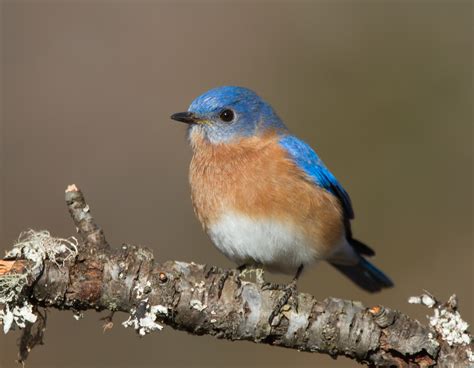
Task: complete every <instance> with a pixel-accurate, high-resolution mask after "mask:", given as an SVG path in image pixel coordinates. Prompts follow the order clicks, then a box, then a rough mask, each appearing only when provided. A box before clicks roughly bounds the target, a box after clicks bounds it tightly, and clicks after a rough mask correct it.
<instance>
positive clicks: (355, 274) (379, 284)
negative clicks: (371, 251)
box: [331, 256, 393, 293]
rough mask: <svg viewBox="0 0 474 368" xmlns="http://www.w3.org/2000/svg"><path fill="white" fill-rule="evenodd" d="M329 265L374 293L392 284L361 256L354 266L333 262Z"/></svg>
mask: <svg viewBox="0 0 474 368" xmlns="http://www.w3.org/2000/svg"><path fill="white" fill-rule="evenodd" d="M331 265H332V266H334V267H335V268H337V269H338V270H339V271H340V272H342V273H343V274H344V275H346V276H347V277H348V278H350V279H351V280H352V281H353V282H354V283H355V284H357V285H358V286H360V287H361V288H362V289H364V290H366V291H368V292H371V293H375V292H377V291H380V290H382V289H384V288H389V287H392V286H393V282H392V280H390V278H389V277H388V276H387V275H385V274H384V273H383V272H382V271H380V270H379V269H378V268H377V267H375V266H374V265H373V264H372V263H370V262H369V261H367V260H366V259H365V258H363V257H362V256H361V257H360V261H359V263H358V264H356V265H354V266H348V265H340V264H335V263H331Z"/></svg>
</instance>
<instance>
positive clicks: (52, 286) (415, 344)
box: [0, 186, 472, 367]
mask: <svg viewBox="0 0 474 368" xmlns="http://www.w3.org/2000/svg"><path fill="white" fill-rule="evenodd" d="M66 202H67V205H68V208H69V211H70V213H71V216H72V218H73V220H74V223H75V224H76V226H77V228H78V232H79V234H80V235H81V237H82V240H83V244H82V246H80V247H79V253H78V255H77V257H75V258H74V259H68V260H66V261H65V262H64V264H60V265H59V266H58V264H57V262H52V261H51V260H48V259H46V260H44V262H43V265H42V268H41V272H39V273H38V274H36V275H29V278H28V282H27V285H26V286H25V287H24V288H23V291H22V294H23V297H24V298H26V299H27V300H28V301H29V302H30V303H31V304H33V305H34V306H37V307H38V306H40V307H46V308H57V309H70V310H73V311H75V312H76V313H77V312H80V311H83V310H88V309H96V310H98V311H101V310H109V311H113V312H114V311H121V312H125V313H130V314H131V317H132V318H135V319H136V321H137V323H139V324H141V323H142V322H143V323H142V324H143V325H145V321H147V322H149V323H150V326H151V327H157V326H160V325H159V324H160V323H163V324H166V325H168V326H171V327H172V328H175V329H178V330H184V331H187V332H189V333H191V334H195V335H203V334H207V335H213V336H216V337H217V338H221V339H228V340H247V341H253V342H256V343H265V344H271V345H275V346H281V347H286V348H292V349H297V350H300V351H308V352H319V353H325V354H329V355H331V356H333V357H337V356H340V355H344V356H346V357H349V358H351V359H354V360H356V361H358V362H361V363H365V364H367V365H369V366H395V367H429V366H432V365H435V364H437V365H438V366H441V367H449V366H456V367H463V366H464V367H468V366H470V363H469V360H468V355H467V350H468V349H471V348H472V343H471V346H470V345H465V346H461V345H453V346H450V345H449V344H447V342H446V341H444V340H443V339H442V338H441V337H440V336H439V335H437V333H436V332H435V331H434V330H433V329H431V328H430V327H427V326H423V325H422V324H420V323H419V322H418V321H416V320H414V319H412V318H410V317H408V316H406V315H404V314H402V313H401V312H399V311H396V310H393V309H390V308H386V307H383V306H373V307H371V308H367V307H364V306H363V305H362V304H360V303H358V302H353V301H348V300H341V299H336V298H327V299H325V300H323V301H318V300H316V299H315V298H314V297H313V296H311V295H308V294H304V293H298V294H297V295H296V296H295V297H294V298H296V299H297V300H294V301H293V302H295V301H296V302H297V303H292V305H297V306H298V307H297V310H295V307H294V306H290V305H287V306H284V308H283V309H282V311H281V312H280V313H279V314H278V315H277V316H276V317H275V319H274V320H273V321H272V323H271V324H270V323H269V322H268V318H269V316H270V314H271V313H272V311H273V309H274V307H275V304H276V303H277V301H278V300H279V299H280V297H281V296H282V295H281V294H282V293H283V292H282V291H279V290H262V289H261V288H260V287H259V286H258V285H257V284H256V283H253V282H250V281H247V280H244V279H241V277H240V274H239V272H238V271H237V270H223V269H220V268H218V267H214V266H205V265H198V264H194V263H185V262H178V261H167V262H163V263H161V262H158V261H155V260H154V259H153V255H152V253H151V252H150V251H149V250H148V249H146V248H142V247H136V246H133V245H128V244H124V245H123V246H121V247H120V248H114V247H111V246H110V245H109V244H108V243H107V242H106V240H105V236H104V233H103V231H102V229H100V227H99V226H97V225H96V224H95V222H94V220H93V218H92V216H91V214H90V209H89V206H88V205H87V204H86V202H85V200H84V197H83V195H82V193H81V192H80V191H79V190H78V189H77V188H76V187H75V186H71V187H69V188H68V190H67V191H66ZM31 269H32V265H31V261H28V260H25V259H23V260H22V259H18V260H4V261H0V277H2V275H7V274H12V273H13V274H22V273H27V272H29V270H31ZM150 315H151V317H152V318H151V319H149V318H150ZM158 329H159V328H158ZM137 331H139V328H138V327H137ZM139 332H140V333H142V332H143V333H145V332H148V330H147V327H143V329H142V330H140V331H139Z"/></svg>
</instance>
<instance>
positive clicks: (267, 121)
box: [171, 86, 286, 144]
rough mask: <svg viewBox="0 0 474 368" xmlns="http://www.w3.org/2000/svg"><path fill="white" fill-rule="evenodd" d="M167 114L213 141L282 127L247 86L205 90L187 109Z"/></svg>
mask: <svg viewBox="0 0 474 368" xmlns="http://www.w3.org/2000/svg"><path fill="white" fill-rule="evenodd" d="M171 118H172V119H174V120H177V121H181V122H184V123H188V124H190V128H189V133H190V134H193V133H195V132H196V133H201V134H202V136H203V137H204V138H206V139H207V140H209V141H210V142H211V143H214V144H217V143H225V142H230V141H233V140H237V139H240V138H243V137H249V136H253V135H259V134H263V133H265V132H268V131H269V130H276V131H284V130H286V127H285V125H284V124H283V122H282V121H281V120H280V118H279V117H278V116H277V115H276V113H275V112H274V111H273V109H272V107H271V106H270V105H269V104H268V103H266V102H265V101H264V100H263V99H261V98H260V97H259V96H258V95H257V94H256V93H255V92H253V91H251V90H250V89H247V88H243V87H234V86H225V87H217V88H214V89H211V90H209V91H207V92H206V93H204V94H202V95H201V96H199V97H198V98H196V99H195V100H194V101H193V102H192V103H191V105H190V106H189V109H188V111H187V112H180V113H177V114H173V115H172V116H171Z"/></svg>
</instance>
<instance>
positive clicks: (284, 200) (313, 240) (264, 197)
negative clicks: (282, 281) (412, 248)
mask: <svg viewBox="0 0 474 368" xmlns="http://www.w3.org/2000/svg"><path fill="white" fill-rule="evenodd" d="M171 119H173V120H175V121H178V122H182V123H186V124H188V129H187V138H188V141H189V143H190V145H191V148H192V159H191V163H190V167H189V182H190V187H191V198H192V203H193V207H194V212H195V214H196V215H197V218H198V219H199V221H200V223H201V224H202V227H203V229H204V231H205V232H206V233H207V234H208V236H209V238H210V239H211V241H212V243H213V244H214V245H215V246H216V247H217V248H218V249H219V250H220V251H221V252H222V253H223V254H224V255H225V256H227V257H228V258H229V259H230V260H232V261H233V262H234V263H236V264H237V265H238V266H239V269H243V268H245V267H251V266H258V267H264V268H265V269H267V270H269V271H270V272H279V273H284V274H291V275H294V278H293V280H292V282H291V283H290V284H289V285H288V287H287V288H286V289H285V290H286V292H285V294H284V296H283V298H282V300H280V301H279V302H278V303H277V308H276V310H275V311H276V312H275V313H272V316H271V317H270V320H271V319H272V318H273V317H274V315H275V314H276V313H277V312H278V309H279V308H281V307H282V305H284V304H285V303H286V302H287V301H288V299H289V298H290V297H291V295H292V293H293V292H294V289H295V287H296V282H297V280H298V278H299V277H300V275H301V273H302V270H303V269H304V268H307V267H308V266H310V265H313V264H315V263H316V262H317V261H323V260H324V261H327V262H329V264H331V265H332V266H334V267H335V268H336V269H337V270H338V271H340V272H342V274H344V275H345V276H347V277H348V278H349V279H350V280H352V281H353V282H354V283H355V284H356V285H358V286H359V287H361V288H362V289H364V290H366V291H368V292H378V291H381V290H382V289H384V288H389V287H392V286H393V282H392V281H391V279H390V278H389V277H388V276H386V275H385V274H384V273H383V272H382V271H381V270H379V269H378V268H377V267H376V266H374V265H373V264H372V263H371V262H369V261H368V260H367V257H371V256H373V255H374V254H375V252H374V251H373V250H372V248H370V247H369V246H367V245H366V244H364V243H362V242H361V241H359V240H357V239H355V238H354V237H353V234H352V230H351V221H352V220H353V219H354V210H353V206H352V202H351V199H350V197H349V195H348V193H347V192H346V191H345V189H344V188H343V187H342V185H341V184H340V182H339V181H338V180H337V179H336V177H335V176H334V175H333V174H332V173H331V171H329V169H328V168H327V167H326V166H325V164H324V163H323V161H322V160H321V159H320V158H319V156H318V155H317V153H316V152H315V151H314V150H313V149H312V148H311V147H310V146H309V145H308V144H307V143H305V142H304V141H303V140H301V139H299V138H297V137H296V136H295V135H293V134H291V133H290V131H289V129H288V128H287V126H286V125H285V124H284V122H283V121H282V119H280V117H279V116H278V115H277V113H276V112H275V110H274V109H273V108H272V106H271V105H270V104H269V103H267V102H266V101H265V100H264V99H262V98H261V97H260V96H259V95H257V94H256V93H255V92H253V91H252V90H250V89H248V88H244V87H238V86H222V87H216V88H213V89H211V90H209V91H207V92H205V93H204V94H202V95H200V96H199V97H197V98H196V99H195V100H194V101H192V103H191V105H190V106H189V108H188V110H187V111H185V112H179V113H175V114H173V115H171Z"/></svg>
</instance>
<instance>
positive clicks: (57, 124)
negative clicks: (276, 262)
mask: <svg viewBox="0 0 474 368" xmlns="http://www.w3.org/2000/svg"><path fill="white" fill-rule="evenodd" d="M471 4H472V3H471V2H457V1H442V2H431V1H410V2H409V1H400V2H395V1H392V2H388V1H382V2H375V1H374V2H356V1H347V2H343V1H336V2H330V1H324V2H322V1H321V2H318V1H314V2H307V3H303V2H291V1H287V2H278V3H276V2H275V3H271V2H260V3H258V2H254V3H249V2H232V3H230V2H229V3H224V2H211V1H207V2H198V1H194V2H160V1H147V2H145V1H131V0H130V1H121V2H119V1H105V0H104V1H85V0H84V1H55V2H54V1H30V2H27V1H4V2H3V3H2V18H1V30H2V44H3V47H2V51H3V58H2V72H3V81H2V88H3V99H2V100H3V132H2V133H3V134H2V135H3V143H2V147H1V160H0V165H1V166H0V168H1V179H2V202H1V211H2V215H3V217H2V222H1V226H2V229H0V230H1V243H0V248H1V249H0V250H1V251H2V253H3V250H6V249H8V248H9V247H10V246H11V244H12V242H13V241H14V240H15V239H16V237H17V236H18V234H19V233H20V232H21V231H22V230H25V229H28V228H34V229H48V230H50V231H51V232H52V233H53V234H55V235H60V236H68V235H73V234H74V228H73V226H72V222H71V220H70V219H69V216H68V213H67V211H66V208H65V205H64V203H63V192H64V189H65V187H66V185H67V184H69V183H76V184H77V185H78V186H80V187H81V188H82V189H83V190H84V192H85V194H86V197H87V199H88V201H89V203H90V204H91V207H92V210H93V213H94V215H95V216H96V219H97V220H98V222H99V223H100V224H101V225H102V226H103V227H104V229H105V232H106V236H107V237H108V239H109V240H110V241H111V242H112V243H113V244H116V245H119V244H121V243H122V242H131V243H135V244H141V245H147V246H149V247H151V248H152V249H153V250H154V252H155V256H156V257H157V258H158V259H160V260H166V259H177V260H186V261H195V262H199V263H211V264H216V265H220V266H229V267H230V266H232V265H231V263H230V262H229V261H227V260H226V259H225V258H224V256H222V255H221V254H220V253H218V251H217V250H216V249H215V248H214V247H213V246H212V245H211V243H210V241H209V240H208V239H207V238H206V236H205V235H204V234H203V232H202V231H201V229H200V226H199V224H198V222H197V220H196V219H195V218H194V215H193V212H192V207H191V202H190V199H189V188H188V183H187V169H188V164H189V160H190V154H191V152H190V149H189V148H188V146H187V143H186V141H185V136H184V133H185V127H184V126H182V125H179V124H177V123H175V122H172V121H171V120H170V119H169V115H170V114H171V113H173V112H177V111H182V110H185V109H186V108H187V107H188V105H189V103H190V102H191V100H192V99H193V98H194V97H196V96H197V95H199V94H200V93H202V92H204V91H206V90H207V89H209V88H211V87H215V86H219V85H225V84H236V85H242V86H247V87H250V88H252V89H254V90H256V91H257V92H258V93H259V94H261V95H262V96H264V97H265V99H267V100H268V101H270V102H271V103H272V104H273V106H274V107H275V109H276V110H277V111H278V112H279V114H280V115H281V117H282V118H283V119H284V120H285V121H286V122H287V124H288V125H289V126H290V128H291V129H292V130H293V132H294V133H295V134H297V135H299V136H300V137H302V138H304V139H305V140H306V141H307V142H309V143H310V144H311V145H312V146H313V147H316V148H317V150H318V153H319V154H320V155H321V156H322V158H323V159H324V160H325V162H326V164H327V165H328V166H329V167H330V168H331V169H332V171H333V172H334V173H335V175H336V176H337V177H338V178H339V179H340V181H341V182H342V183H343V184H344V186H345V187H346V189H347V190H348V191H349V192H350V194H351V196H352V200H353V202H354V206H355V210H356V221H355V223H354V228H355V229H354V230H355V233H356V235H357V237H358V238H360V239H363V240H364V241H366V242H367V243H368V244H371V245H373V246H374V247H375V249H376V250H377V258H376V260H375V262H376V264H377V265H379V266H380V267H381V268H382V269H383V270H384V271H386V272H387V273H388V274H389V275H391V276H392V277H393V279H394V280H395V282H396V287H395V288H394V289H393V290H389V291H386V292H383V293H382V294H379V295H375V296H371V295H368V294H365V293H363V292H362V291H360V290H358V289H356V288H354V287H353V285H352V284H350V283H349V282H347V281H346V280H345V279H344V278H343V277H341V276H340V275H339V274H338V273H336V272H335V271H334V270H333V269H330V268H329V267H328V266H326V265H324V264H321V265H319V266H317V267H315V268H314V269H313V270H311V271H310V272H307V273H306V274H305V275H304V277H303V279H302V280H301V283H300V290H303V291H305V292H309V293H312V294H314V295H317V296H318V297H320V298H324V297H326V296H336V297H343V298H351V299H357V300H361V301H363V302H364V303H366V304H369V305H370V304H372V303H381V304H386V305H390V306H392V307H395V308H398V309H400V310H402V311H404V312H407V313H409V314H410V315H413V316H416V317H417V318H419V319H420V320H421V321H423V322H426V319H425V315H426V314H428V311H427V310H424V309H423V308H421V307H417V306H411V305H408V304H407V302H406V301H407V298H408V297H409V296H411V295H416V294H418V293H420V292H421V291H422V289H427V290H429V291H431V292H432V293H434V294H435V295H437V296H439V297H441V298H447V297H448V296H449V295H450V294H451V293H457V294H458V295H459V297H460V301H461V307H462V311H463V316H464V317H465V318H466V319H467V320H468V321H469V322H471V323H473V322H474V315H473V311H474V305H473V299H472V295H473V293H472V291H473V288H472V287H473V273H472V266H473V258H472V246H473V232H472V220H473V219H472V204H473V201H472V199H473V198H472V185H473V183H472V169H473V151H472V110H471V107H472V105H471V103H472V98H473V95H472V74H471V73H472V70H471V68H472V60H471V52H472V34H471V25H472V5H471ZM278 280H282V279H281V278H278ZM102 316H103V315H99V314H97V313H95V312H91V313H87V314H86V317H85V319H84V320H82V321H80V322H77V321H75V320H74V319H73V318H72V314H71V313H70V312H52V313H51V314H50V318H49V323H48V330H47V334H46V345H45V346H43V347H39V348H37V349H35V350H34V351H33V353H32V355H31V357H30V360H29V362H28V366H29V367H109V366H110V367H112V366H113V367H130V366H140V367H156V366H160V367H223V366H232V367H241V366H246V367H261V366H271V367H310V366H311V367H313V366H323V367H351V366H354V365H355V363H353V362H351V361H349V360H346V359H343V358H340V359H338V360H337V361H335V360H332V359H330V358H328V357H326V356H319V355H317V354H307V353H298V352H296V351H291V350H285V349H280V348H272V347H269V346H264V345H257V344H252V343H246V342H236V343H231V342H227V341H220V340H216V339H214V338H211V337H206V336H204V337H196V336H190V335H187V334H186V333H183V332H176V331H173V330H172V329H171V328H165V330H163V331H162V332H161V333H155V334H152V335H149V336H146V337H145V338H143V339H139V338H138V337H137V336H136V335H135V333H134V332H133V331H131V330H130V329H128V330H126V329H124V328H123V327H122V326H121V325H120V322H122V321H123V320H125V319H126V316H125V315H124V314H117V315H116V316H115V327H114V328H113V329H112V330H111V331H109V332H107V333H105V334H103V333H102V329H101V324H102V322H100V321H99V318H100V317H102ZM17 337H18V333H13V334H9V335H7V336H3V335H2V336H1V337H0V365H1V367H14V366H15V364H14V363H13V361H14V359H15V358H16V352H17V348H16V345H15V344H16V338H17Z"/></svg>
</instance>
